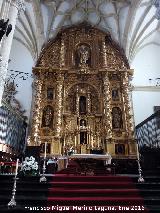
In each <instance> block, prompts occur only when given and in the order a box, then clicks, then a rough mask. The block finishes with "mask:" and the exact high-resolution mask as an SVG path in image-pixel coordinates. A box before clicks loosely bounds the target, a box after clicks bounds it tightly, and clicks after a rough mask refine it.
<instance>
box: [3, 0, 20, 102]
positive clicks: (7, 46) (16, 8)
mask: <svg viewBox="0 0 160 213" xmlns="http://www.w3.org/2000/svg"><path fill="white" fill-rule="evenodd" d="M23 8H24V0H12V1H11V5H10V10H9V15H8V18H9V24H11V25H12V31H11V32H10V34H9V36H8V37H5V38H4V39H3V42H2V46H1V52H0V106H1V102H2V95H3V91H4V84H5V79H6V75H7V68H8V60H9V55H10V51H11V45H12V41H13V34H14V30H15V26H16V20H17V17H18V12H20V11H21V10H22V9H23ZM4 36H5V35H4Z"/></svg>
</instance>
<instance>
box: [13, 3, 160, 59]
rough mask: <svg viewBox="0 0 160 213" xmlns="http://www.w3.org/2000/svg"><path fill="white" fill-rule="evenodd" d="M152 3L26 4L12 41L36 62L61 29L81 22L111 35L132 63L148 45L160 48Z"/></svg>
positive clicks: (158, 26)
mask: <svg viewBox="0 0 160 213" xmlns="http://www.w3.org/2000/svg"><path fill="white" fill-rule="evenodd" d="M155 11H156V8H155V6H154V5H153V0H26V10H25V11H24V13H22V14H21V16H20V17H19V19H18V22H17V26H16V32H15V34H14V39H16V40H18V41H19V42H21V43H22V44H23V45H24V46H25V47H26V48H27V49H28V50H29V51H30V53H31V55H32V57H33V58H34V60H35V61H36V60H37V58H38V56H39V54H40V51H41V49H42V47H43V45H44V44H46V43H47V42H48V41H49V40H50V39H52V38H54V37H55V36H56V35H57V33H58V32H59V31H60V30H61V28H62V27H65V26H72V25H75V24H79V23H82V22H84V21H86V22H88V23H90V24H91V25H93V26H95V27H97V28H99V29H102V30H104V31H106V32H108V31H109V32H110V33H111V36H112V38H113V39H114V40H115V41H117V42H118V43H119V45H120V46H121V47H122V48H123V49H124V51H125V53H126V56H127V58H128V60H129V62H130V63H131V62H132V60H133V59H134V57H135V56H136V54H137V53H138V51H140V50H141V49H143V48H145V47H146V46H148V45H157V46H160V39H159V37H160V36H159V32H160V31H159V29H160V24H159V22H158V20H157V19H156V18H155Z"/></svg>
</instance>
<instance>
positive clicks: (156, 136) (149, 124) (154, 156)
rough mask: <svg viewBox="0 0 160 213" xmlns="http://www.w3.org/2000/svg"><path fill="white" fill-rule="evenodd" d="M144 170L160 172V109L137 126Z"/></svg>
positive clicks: (137, 136)
mask: <svg viewBox="0 0 160 213" xmlns="http://www.w3.org/2000/svg"><path fill="white" fill-rule="evenodd" d="M136 139H137V143H138V146H139V153H140V163H141V167H142V171H143V172H144V173H146V174H152V175H153V174H158V175H159V172H160V158H159V156H160V111H157V112H156V113H154V114H153V115H151V116H150V117H148V118H147V119H146V120H144V121H143V122H141V123H140V124H138V125H137V126H136Z"/></svg>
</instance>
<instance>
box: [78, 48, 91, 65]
mask: <svg viewBox="0 0 160 213" xmlns="http://www.w3.org/2000/svg"><path fill="white" fill-rule="evenodd" d="M78 56H79V59H80V64H87V61H88V60H89V57H90V51H89V47H88V46H86V45H84V44H82V45H81V46H80V47H79V49H78Z"/></svg>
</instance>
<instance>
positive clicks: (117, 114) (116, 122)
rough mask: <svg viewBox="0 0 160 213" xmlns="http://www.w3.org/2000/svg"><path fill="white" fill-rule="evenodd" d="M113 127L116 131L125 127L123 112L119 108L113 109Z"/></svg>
mask: <svg viewBox="0 0 160 213" xmlns="http://www.w3.org/2000/svg"><path fill="white" fill-rule="evenodd" d="M112 127H113V128H114V129H119V128H122V127H123V121H122V112H121V109H120V108H119V107H113V109H112Z"/></svg>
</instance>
